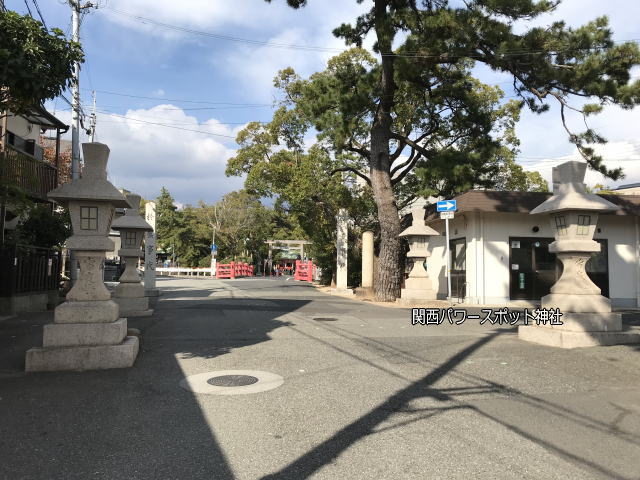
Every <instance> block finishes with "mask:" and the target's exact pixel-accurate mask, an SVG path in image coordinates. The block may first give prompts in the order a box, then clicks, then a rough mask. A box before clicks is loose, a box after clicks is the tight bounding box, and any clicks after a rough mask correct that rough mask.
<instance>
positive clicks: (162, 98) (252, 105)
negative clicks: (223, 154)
mask: <svg viewBox="0 0 640 480" xmlns="http://www.w3.org/2000/svg"><path fill="white" fill-rule="evenodd" d="M81 90H89V89H87V88H82V89H81ZM95 91H96V92H97V93H104V94H106V95H117V96H120V97H129V98H142V99H147V100H156V101H158V100H162V101H165V102H180V103H195V104H203V105H230V106H243V107H270V106H272V105H271V104H270V103H229V102H211V101H206V100H179V99H176V98H164V97H147V96H144V95H132V94H128V93H122V92H113V91H108V90H95Z"/></svg>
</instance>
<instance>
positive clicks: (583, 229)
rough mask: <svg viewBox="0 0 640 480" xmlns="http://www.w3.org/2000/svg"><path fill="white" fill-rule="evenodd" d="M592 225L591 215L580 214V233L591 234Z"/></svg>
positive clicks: (578, 232)
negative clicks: (590, 227)
mask: <svg viewBox="0 0 640 480" xmlns="http://www.w3.org/2000/svg"><path fill="white" fill-rule="evenodd" d="M590 225H591V215H578V231H577V232H576V233H577V234H578V235H589V226H590Z"/></svg>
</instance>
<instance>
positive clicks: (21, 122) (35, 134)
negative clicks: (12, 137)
mask: <svg viewBox="0 0 640 480" xmlns="http://www.w3.org/2000/svg"><path fill="white" fill-rule="evenodd" d="M30 126H31V128H29V127H30ZM7 130H9V131H10V132H12V133H15V134H16V135H18V136H19V137H22V138H24V139H25V140H35V141H36V144H37V143H38V141H39V139H40V126H39V125H34V124H32V123H29V122H28V121H27V120H25V119H24V118H23V117H14V116H11V117H8V118H7Z"/></svg>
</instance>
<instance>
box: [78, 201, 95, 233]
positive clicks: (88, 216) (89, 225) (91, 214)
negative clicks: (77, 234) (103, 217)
mask: <svg viewBox="0 0 640 480" xmlns="http://www.w3.org/2000/svg"><path fill="white" fill-rule="evenodd" d="M80 230H98V207H80Z"/></svg>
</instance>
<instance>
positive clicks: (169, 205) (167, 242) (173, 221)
mask: <svg viewBox="0 0 640 480" xmlns="http://www.w3.org/2000/svg"><path fill="white" fill-rule="evenodd" d="M182 227H183V222H182V218H181V215H180V213H179V212H178V208H177V207H176V205H175V202H174V200H173V197H172V196H171V194H170V193H169V190H167V189H166V188H165V187H162V189H161V190H160V196H159V197H158V198H157V200H156V235H157V240H156V241H157V245H158V247H159V248H160V249H161V250H164V251H165V252H171V254H172V255H175V253H176V251H175V250H176V247H178V246H179V245H180V238H179V235H178V233H179V230H180V229H181V228H182Z"/></svg>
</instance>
